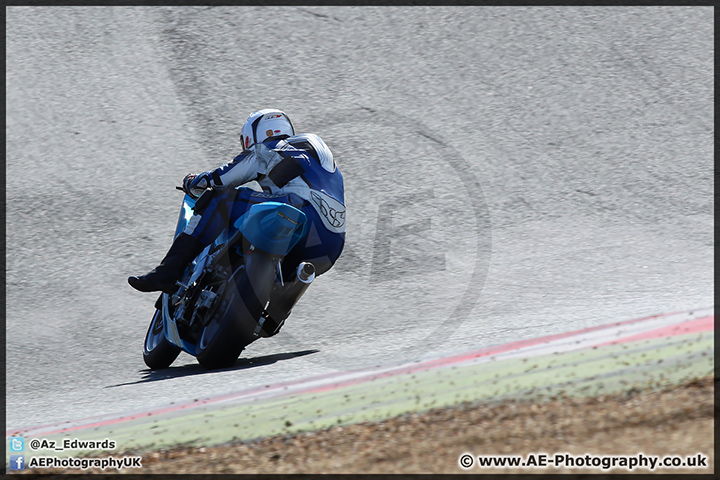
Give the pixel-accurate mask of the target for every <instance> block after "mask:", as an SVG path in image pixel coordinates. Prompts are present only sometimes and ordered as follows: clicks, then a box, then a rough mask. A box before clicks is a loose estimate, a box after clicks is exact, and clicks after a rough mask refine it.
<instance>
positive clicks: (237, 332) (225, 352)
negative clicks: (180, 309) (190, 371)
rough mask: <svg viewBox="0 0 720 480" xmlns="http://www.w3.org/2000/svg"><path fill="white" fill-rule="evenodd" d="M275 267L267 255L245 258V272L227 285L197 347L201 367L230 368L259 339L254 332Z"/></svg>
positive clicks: (260, 254) (272, 280)
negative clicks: (246, 348)
mask: <svg viewBox="0 0 720 480" xmlns="http://www.w3.org/2000/svg"><path fill="white" fill-rule="evenodd" d="M275 265H276V260H273V259H272V258H271V257H269V256H267V255H266V254H263V253H259V252H254V253H252V254H250V253H248V254H246V256H245V268H240V269H238V270H237V271H236V272H235V274H233V278H231V279H230V280H229V281H228V287H229V288H226V290H225V291H224V292H223V295H222V298H221V299H220V301H219V304H218V306H217V308H216V309H215V311H214V312H213V313H212V314H211V317H210V319H209V322H208V323H207V325H206V326H205V328H204V329H203V332H202V335H201V337H200V340H199V341H198V343H197V350H196V357H197V359H198V363H200V365H202V366H203V367H205V368H208V369H216V368H226V367H231V366H232V365H233V364H234V363H235V362H236V361H237V359H238V357H239V356H240V353H241V352H242V351H243V350H244V349H245V347H247V346H248V345H249V344H251V343H252V342H254V341H255V340H257V339H258V338H259V337H258V335H256V334H255V330H256V329H257V325H258V323H257V321H258V319H259V318H260V315H261V314H262V311H263V308H264V307H265V304H266V303H267V300H268V298H269V297H270V292H271V290H272V286H273V283H274V278H275ZM235 276H238V277H239V278H235ZM253 286H254V288H253ZM243 297H244V298H243Z"/></svg>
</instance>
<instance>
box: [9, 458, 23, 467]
mask: <svg viewBox="0 0 720 480" xmlns="http://www.w3.org/2000/svg"><path fill="white" fill-rule="evenodd" d="M24 469H25V455H10V470H24Z"/></svg>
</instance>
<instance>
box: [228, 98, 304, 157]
mask: <svg viewBox="0 0 720 480" xmlns="http://www.w3.org/2000/svg"><path fill="white" fill-rule="evenodd" d="M277 135H290V136H293V135H295V129H294V128H293V125H292V122H291V121H290V119H289V118H288V116H287V115H286V114H285V112H283V111H281V110H278V109H276V108H266V109H264V110H258V111H257V112H253V113H251V114H250V116H249V117H248V119H247V121H245V125H243V127H242V130H241V131H240V142H242V144H243V148H245V149H248V148H250V147H251V146H253V145H255V144H256V143H261V142H264V141H265V140H267V139H268V138H269V137H275V136H277Z"/></svg>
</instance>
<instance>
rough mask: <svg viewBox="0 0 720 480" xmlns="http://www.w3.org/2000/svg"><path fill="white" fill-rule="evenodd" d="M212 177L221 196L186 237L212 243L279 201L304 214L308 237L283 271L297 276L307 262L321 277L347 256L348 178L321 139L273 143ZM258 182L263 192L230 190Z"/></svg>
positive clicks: (245, 153) (260, 146)
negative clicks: (254, 208) (251, 211)
mask: <svg viewBox="0 0 720 480" xmlns="http://www.w3.org/2000/svg"><path fill="white" fill-rule="evenodd" d="M208 174H209V175H210V178H211V183H212V186H213V187H214V189H215V190H216V192H217V193H216V194H215V195H213V197H212V199H211V200H210V201H209V202H208V204H207V206H205V207H204V208H202V209H201V210H200V211H199V212H196V214H195V215H193V217H192V218H190V219H189V221H188V223H187V226H186V227H185V229H184V232H185V233H187V234H190V235H193V236H194V237H196V238H198V239H200V240H201V241H202V242H203V243H205V244H209V243H211V242H212V241H213V240H214V238H215V237H216V236H217V235H219V234H220V233H221V231H222V230H223V229H224V228H225V227H226V226H227V225H228V222H230V221H232V219H237V218H238V217H240V216H241V215H242V214H244V213H245V212H246V211H247V209H248V208H249V207H250V206H251V205H254V204H257V203H263V202H268V201H272V202H280V203H287V204H289V205H292V206H293V207H295V208H297V209H299V210H301V211H302V212H303V213H304V214H305V215H306V216H307V221H308V228H307V235H306V236H305V238H304V239H302V240H301V241H300V242H299V243H298V244H297V245H296V247H295V248H294V249H293V250H292V251H291V252H290V253H289V254H288V255H287V256H286V258H285V260H284V262H283V273H287V274H292V272H293V271H294V267H295V266H297V265H299V264H300V262H302V261H307V262H311V263H313V265H314V266H315V269H316V272H317V275H321V274H322V273H324V272H326V271H328V270H329V269H330V268H331V267H332V265H333V264H334V263H335V261H336V260H337V259H338V257H339V256H340V254H341V253H342V249H343V246H344V243H345V226H346V221H345V196H344V184H343V178H342V174H341V173H340V170H339V169H338V168H337V165H336V164H335V161H334V159H333V155H332V152H331V151H330V149H329V148H328V147H327V145H326V144H325V142H323V141H322V139H321V138H320V137H319V136H317V135H314V134H303V135H294V136H292V137H284V138H276V139H269V140H267V141H266V142H264V143H258V144H255V145H252V146H251V147H250V148H249V149H248V150H245V151H243V152H242V153H241V154H240V155H238V156H237V157H235V158H234V159H233V161H232V162H230V163H228V164H226V165H223V166H221V167H219V168H217V169H215V170H212V171H210V172H208ZM253 180H254V181H257V182H258V184H259V185H260V186H261V187H262V189H263V192H257V191H255V190H252V189H250V188H247V187H245V188H231V187H238V186H240V185H243V184H245V183H248V182H251V181H253Z"/></svg>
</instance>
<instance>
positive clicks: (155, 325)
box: [143, 310, 180, 370]
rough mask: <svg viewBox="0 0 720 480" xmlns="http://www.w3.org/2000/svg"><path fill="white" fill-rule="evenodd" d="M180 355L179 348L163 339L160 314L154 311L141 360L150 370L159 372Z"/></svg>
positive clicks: (163, 333) (158, 311)
mask: <svg viewBox="0 0 720 480" xmlns="http://www.w3.org/2000/svg"><path fill="white" fill-rule="evenodd" d="M178 355H180V348H178V347H176V346H175V345H173V344H172V343H170V342H169V341H168V339H167V338H165V332H164V326H163V320H162V314H161V312H160V310H155V315H154V316H153V319H152V321H151V322H150V328H148V331H147V334H145V344H144V345H143V360H145V365H147V366H148V367H150V368H151V369H152V370H159V369H162V368H167V367H169V366H170V365H171V364H172V363H173V362H174V361H175V359H176V358H177V357H178Z"/></svg>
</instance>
